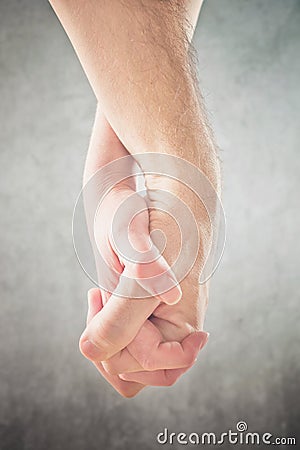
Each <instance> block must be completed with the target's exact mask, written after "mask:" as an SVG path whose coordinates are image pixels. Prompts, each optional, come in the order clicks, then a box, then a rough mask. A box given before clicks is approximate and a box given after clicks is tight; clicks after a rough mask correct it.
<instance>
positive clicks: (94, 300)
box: [86, 288, 103, 325]
mask: <svg viewBox="0 0 300 450" xmlns="http://www.w3.org/2000/svg"><path fill="white" fill-rule="evenodd" d="M102 308H103V304H102V295H101V292H100V290H99V289H97V288H92V289H90V290H89V291H88V313H87V318H86V324H87V325H88V324H89V323H90V321H91V320H92V318H93V317H94V316H95V315H96V314H97V313H98V312H99V311H101V309H102Z"/></svg>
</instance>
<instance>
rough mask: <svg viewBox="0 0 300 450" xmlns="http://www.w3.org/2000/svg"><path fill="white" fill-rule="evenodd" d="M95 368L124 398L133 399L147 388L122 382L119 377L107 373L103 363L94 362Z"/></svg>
mask: <svg viewBox="0 0 300 450" xmlns="http://www.w3.org/2000/svg"><path fill="white" fill-rule="evenodd" d="M94 365H95V367H96V368H97V369H98V371H99V372H100V373H101V375H103V377H104V378H105V379H106V381H107V382H108V383H109V384H110V385H111V386H112V387H113V388H114V389H115V390H116V391H117V392H119V394H121V395H122V396H123V397H126V398H131V397H134V396H135V395H136V394H137V393H138V392H140V391H141V390H142V389H143V388H144V387H145V386H144V385H143V384H141V383H136V382H134V381H126V380H121V378H120V377H119V376H118V375H110V374H109V373H107V372H106V371H105V369H104V368H103V366H102V363H101V362H94Z"/></svg>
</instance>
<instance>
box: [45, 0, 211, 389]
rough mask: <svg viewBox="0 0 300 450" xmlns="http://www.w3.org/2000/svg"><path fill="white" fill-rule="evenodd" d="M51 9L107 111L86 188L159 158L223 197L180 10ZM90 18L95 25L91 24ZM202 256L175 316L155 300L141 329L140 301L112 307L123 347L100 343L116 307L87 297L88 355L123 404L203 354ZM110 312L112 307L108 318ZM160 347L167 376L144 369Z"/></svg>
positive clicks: (156, 222) (155, 216)
mask: <svg viewBox="0 0 300 450" xmlns="http://www.w3.org/2000/svg"><path fill="white" fill-rule="evenodd" d="M51 3H52V4H53V6H54V8H55V9H56V11H57V13H58V15H59V17H60V19H61V21H62V23H63V25H64V27H65V29H66V31H67V33H68V35H69V37H70V39H71V41H72V43H73V45H74V47H75V49H76V51H77V53H78V56H79V58H80V60H81V62H82V64H83V67H84V69H85V71H86V73H87V75H88V78H89V80H90V82H91V85H92V87H93V89H94V91H95V94H96V96H97V98H98V101H99V102H100V103H101V111H100V108H98V113H97V116H96V120H95V125H94V132H93V135H92V139H91V144H90V149H89V152H88V158H87V164H86V169H85V179H87V178H88V177H89V176H90V175H92V174H93V172H94V171H95V170H97V169H98V168H99V167H101V166H102V165H104V164H106V163H107V162H110V161H111V160H112V159H114V158H118V157H120V156H121V155H124V152H125V153H127V152H129V153H130V154H132V155H135V154H138V153H141V152H148V151H151V152H153V151H157V152H165V153H169V154H173V155H175V156H180V157H183V158H184V159H186V160H188V161H190V162H192V163H193V164H195V165H196V166H198V167H200V168H201V170H202V171H204V172H205V173H206V175H207V176H208V178H209V179H210V180H211V182H212V183H213V184H214V185H215V186H216V188H218V186H219V168H218V162H217V158H216V154H215V151H214V147H213V144H212V140H211V138H210V135H209V132H208V129H207V126H206V123H205V118H204V115H203V110H202V106H201V102H200V101H199V97H198V95H197V89H196V87H195V80H194V77H193V74H192V73H191V72H190V71H189V70H187V67H188V54H187V42H186V40H185V38H184V35H183V27H182V25H183V23H184V20H185V16H184V15H183V11H182V10H181V8H180V7H178V8H173V7H172V8H171V7H170V5H169V4H166V5H162V4H161V3H160V2H156V1H154V2H153V1H152V2H148V1H145V2H136V1H129V2H127V5H126V6H124V5H123V3H122V2H119V1H116V0H115V1H110V2H108V1H104V2H102V3H101V7H99V3H97V2H94V1H92V2H89V3H88V4H86V3H84V2H81V1H78V0H77V1H75V0H69V1H62V2H58V1H54V0H53V1H52V2H51ZM191 6H192V8H191V11H192V9H194V10H195V11H197V7H196V5H195V2H192V3H191ZM198 7H199V5H198ZM199 9H200V7H199ZM79 12H80V14H79ZM132 14H134V21H133V20H132ZM190 14H191V13H190ZM90 17H93V18H94V20H92V21H91V20H90ZM108 17H109V18H110V20H107V18H108ZM166 24H167V26H165V25H166ZM99 30H100V31H99ZM126 30H130V33H128V31H127V32H126ZM158 36H159V39H158ZM162 43H163V45H162ZM99 54H100V55H101V57H100V58H99ZM116 61H118V64H117V65H116ZM120 68H121V70H120ZM124 86H126V89H124ZM154 88H155V89H154ZM116 93H117V94H118V95H117V99H118V101H117V102H116V101H115V99H116ZM128 111H130V114H128ZM178 177H179V178H180V173H179V174H178ZM160 183H164V182H163V181H161V180H158V179H157V178H155V177H154V178H153V177H149V178H148V179H147V185H148V188H149V189H150V190H151V188H154V187H157V186H159V185H160ZM168 188H171V189H172V191H173V192H174V193H175V194H176V195H177V196H178V197H181V198H184V200H185V202H187V203H188V204H189V205H190V207H191V209H193V210H194V213H195V215H196V217H199V219H200V220H199V221H200V222H202V224H203V226H202V229H201V230H200V232H202V233H204V234H205V233H206V226H205V215H204V212H203V209H201V207H199V206H197V205H196V202H195V199H193V196H192V195H191V194H190V193H187V192H184V189H183V188H182V186H177V185H176V184H172V186H168ZM157 226H158V227H159V228H160V229H162V230H164V231H165V234H166V235H167V236H168V233H170V232H171V235H172V236H173V235H174V233H175V231H174V230H173V229H172V226H173V224H172V223H170V222H169V221H168V219H166V218H165V217H162V216H161V214H159V213H155V211H154V212H153V211H151V213H150V214H149V229H150V230H151V228H156V227H157ZM173 251H174V250H173V249H171V248H170V247H169V248H168V247H167V249H166V252H165V257H166V259H167V261H169V262H170V263H171V262H172V259H173V258H174V255H173V254H172V252H173ZM202 256H203V255H199V259H198V261H197V263H196V264H195V266H194V268H193V270H192V271H191V273H190V274H189V276H188V278H186V279H185V280H184V281H183V282H182V283H181V289H182V292H183V297H182V300H181V301H180V302H179V303H177V305H175V306H168V305H166V304H164V303H162V302H161V301H159V300H157V299H155V298H152V299H145V300H143V301H142V302H143V304H142V303H139V305H138V308H139V310H140V312H141V315H140V317H139V319H138V320H137V314H136V308H137V306H136V305H137V303H135V302H136V301H135V300H132V299H126V300H125V301H123V302H122V303H120V304H119V305H118V308H116V307H115V308H113V307H111V314H112V315H111V319H112V318H114V319H115V318H116V317H117V318H118V319H119V320H117V323H118V326H117V328H114V330H113V333H114V334H115V336H120V335H122V334H123V335H124V330H126V333H125V335H126V336H127V337H126V339H127V341H126V340H125V341H124V342H123V344H124V347H122V345H123V344H122V343H121V342H120V343H118V345H115V342H113V341H114V339H113V336H112V334H111V333H112V331H111V330H109V327H106V334H105V335H103V333H102V334H101V333H99V330H102V331H103V327H105V323H109V320H110V304H112V302H111V303H110V302H109V298H106V299H103V296H102V293H101V292H100V291H99V290H92V291H91V292H90V294H89V305H90V307H89V313H88V326H87V329H86V330H85V332H84V333H83V336H82V338H81V350H82V352H83V353H84V354H85V355H86V356H87V357H88V358H89V359H91V360H92V361H93V362H94V364H95V365H96V367H97V368H98V370H99V371H100V372H101V373H102V374H103V376H104V377H105V378H106V379H107V380H108V381H109V382H110V383H111V384H112V385H113V386H114V387H115V388H116V389H117V390H118V391H119V392H120V393H121V394H122V395H124V396H132V395H135V394H136V393H137V392H138V391H139V390H141V389H142V388H143V387H144V386H145V385H148V384H153V385H168V384H172V383H173V382H175V381H176V379H177V378H178V377H179V376H180V375H181V374H182V373H183V372H184V371H186V370H187V369H188V368H189V367H190V366H191V364H192V363H193V361H194V359H195V356H196V353H197V352H198V350H199V349H200V348H201V347H202V346H203V345H204V344H205V342H206V337H205V335H203V334H202V335H201V332H200V334H198V335H197V333H199V330H201V329H202V328H203V321H204V315H205V309H206V304H207V297H208V295H207V286H203V287H202V292H201V293H200V287H199V284H198V279H199V271H200V268H201V258H202ZM138 301H139V302H140V300H138ZM105 303H106V304H107V306H105V308H103V305H104V304H105ZM104 311H105V315H103V313H104ZM150 316H151V317H150ZM122 317H126V318H127V319H128V320H127V322H126V325H124V323H122ZM104 319H105V320H104ZM124 327H125V328H124ZM194 333H196V334H194ZM193 335H194V336H198V338H197V339H198V340H197V339H196V340H195V341H194V342H193V344H192V345H191V346H190V350H192V351H191V352H190V355H191V356H189V357H186V359H185V360H184V363H183V362H182V361H180V357H179V356H178V357H177V358H176V355H175V357H174V349H173V348H172V346H173V347H174V344H175V343H177V344H179V343H181V344H183V342H184V339H186V338H187V337H190V336H193ZM200 337H201V339H200ZM87 339H88V340H89V341H94V342H95V341H96V342H97V344H98V345H97V349H96V350H95V349H92V350H91V349H90V350H89V349H87V346H86V345H85V343H86V341H87ZM153 339H155V340H156V341H155V342H157V343H167V344H168V343H169V344H171V343H173V344H171V345H169V349H170V350H171V349H172V351H170V352H169V356H166V355H164V357H163V358H162V359H163V360H164V366H162V365H161V360H159V357H157V356H156V357H155V355H154V356H153V355H152V356H153V358H152V360H151V359H150V360H149V361H150V362H149V361H147V364H145V358H144V355H145V352H146V351H147V346H145V343H147V342H148V343H150V344H151V345H152V344H153V342H154V341H153ZM101 342H109V343H113V345H111V346H110V348H108V347H107V346H106V348H105V356H103V350H104V349H103V345H102V344H101ZM157 347H158V345H157ZM166 348H167V347H166ZM181 348H183V347H181ZM97 351H98V353H97ZM95 352H96V353H95ZM101 352H102V353H101ZM175 353H176V351H175ZM180 355H181V356H182V353H181V354H180ZM183 359H184V358H183ZM144 369H147V370H144ZM165 369H167V370H165ZM119 374H121V375H120V376H119ZM124 380H127V381H124Z"/></svg>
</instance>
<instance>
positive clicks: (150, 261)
mask: <svg viewBox="0 0 300 450" xmlns="http://www.w3.org/2000/svg"><path fill="white" fill-rule="evenodd" d="M137 217H138V216H137ZM142 223H144V222H142ZM140 225H141V224H140V222H139V226H131V227H130V228H129V230H128V234H129V239H130V241H131V243H132V245H133V246H134V247H135V248H136V249H137V250H139V251H140V252H141V253H140V257H139V262H137V263H136V262H130V261H124V264H125V266H126V267H127V270H128V274H129V276H130V277H131V278H134V279H136V281H137V282H138V284H139V285H140V286H141V287H142V288H143V289H145V290H146V292H147V293H148V294H149V295H151V296H152V297H158V298H159V299H160V300H161V301H162V302H164V303H167V304H169V305H173V304H176V303H178V302H179V300H180V299H181V297H182V291H181V287H180V285H179V283H178V281H177V279H176V276H175V274H174V273H173V271H172V269H171V268H170V266H169V264H168V263H167V261H166V260H165V258H164V257H163V256H162V255H161V254H160V252H159V250H158V249H157V247H156V246H155V245H154V243H153V242H152V240H151V238H150V235H149V228H148V224H147V228H145V229H143V228H142V227H141V226H140Z"/></svg>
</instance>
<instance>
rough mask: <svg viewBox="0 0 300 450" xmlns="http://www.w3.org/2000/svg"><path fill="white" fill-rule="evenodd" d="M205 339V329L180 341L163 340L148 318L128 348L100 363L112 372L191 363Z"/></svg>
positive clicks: (184, 365)
mask: <svg viewBox="0 0 300 450" xmlns="http://www.w3.org/2000/svg"><path fill="white" fill-rule="evenodd" d="M207 339H208V333H206V332H202V331H201V332H196V333H192V334H190V335H189V336H188V337H187V338H185V339H184V340H183V341H182V343H179V342H175V341H173V342H162V336H161V334H160V332H159V331H158V329H157V328H156V327H155V326H154V325H153V324H152V322H151V321H149V320H148V321H147V322H146V323H145V324H144V325H143V327H142V328H141V330H140V331H139V333H138V335H137V336H136V338H135V339H134V340H133V341H132V342H131V344H129V346H128V348H126V349H123V350H122V351H121V352H119V353H118V354H116V355H114V356H113V357H112V358H110V359H109V360H108V361H105V362H104V363H103V367H104V368H105V370H106V371H107V372H109V373H110V374H114V375H116V374H121V373H130V372H137V371H143V369H146V370H149V371H152V372H153V371H157V370H158V369H161V370H162V369H165V368H168V369H175V368H185V367H190V366H191V364H193V363H194V361H195V359H196V357H197V354H198V352H199V350H200V349H201V348H203V347H204V345H205V344H206V342H207Z"/></svg>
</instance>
